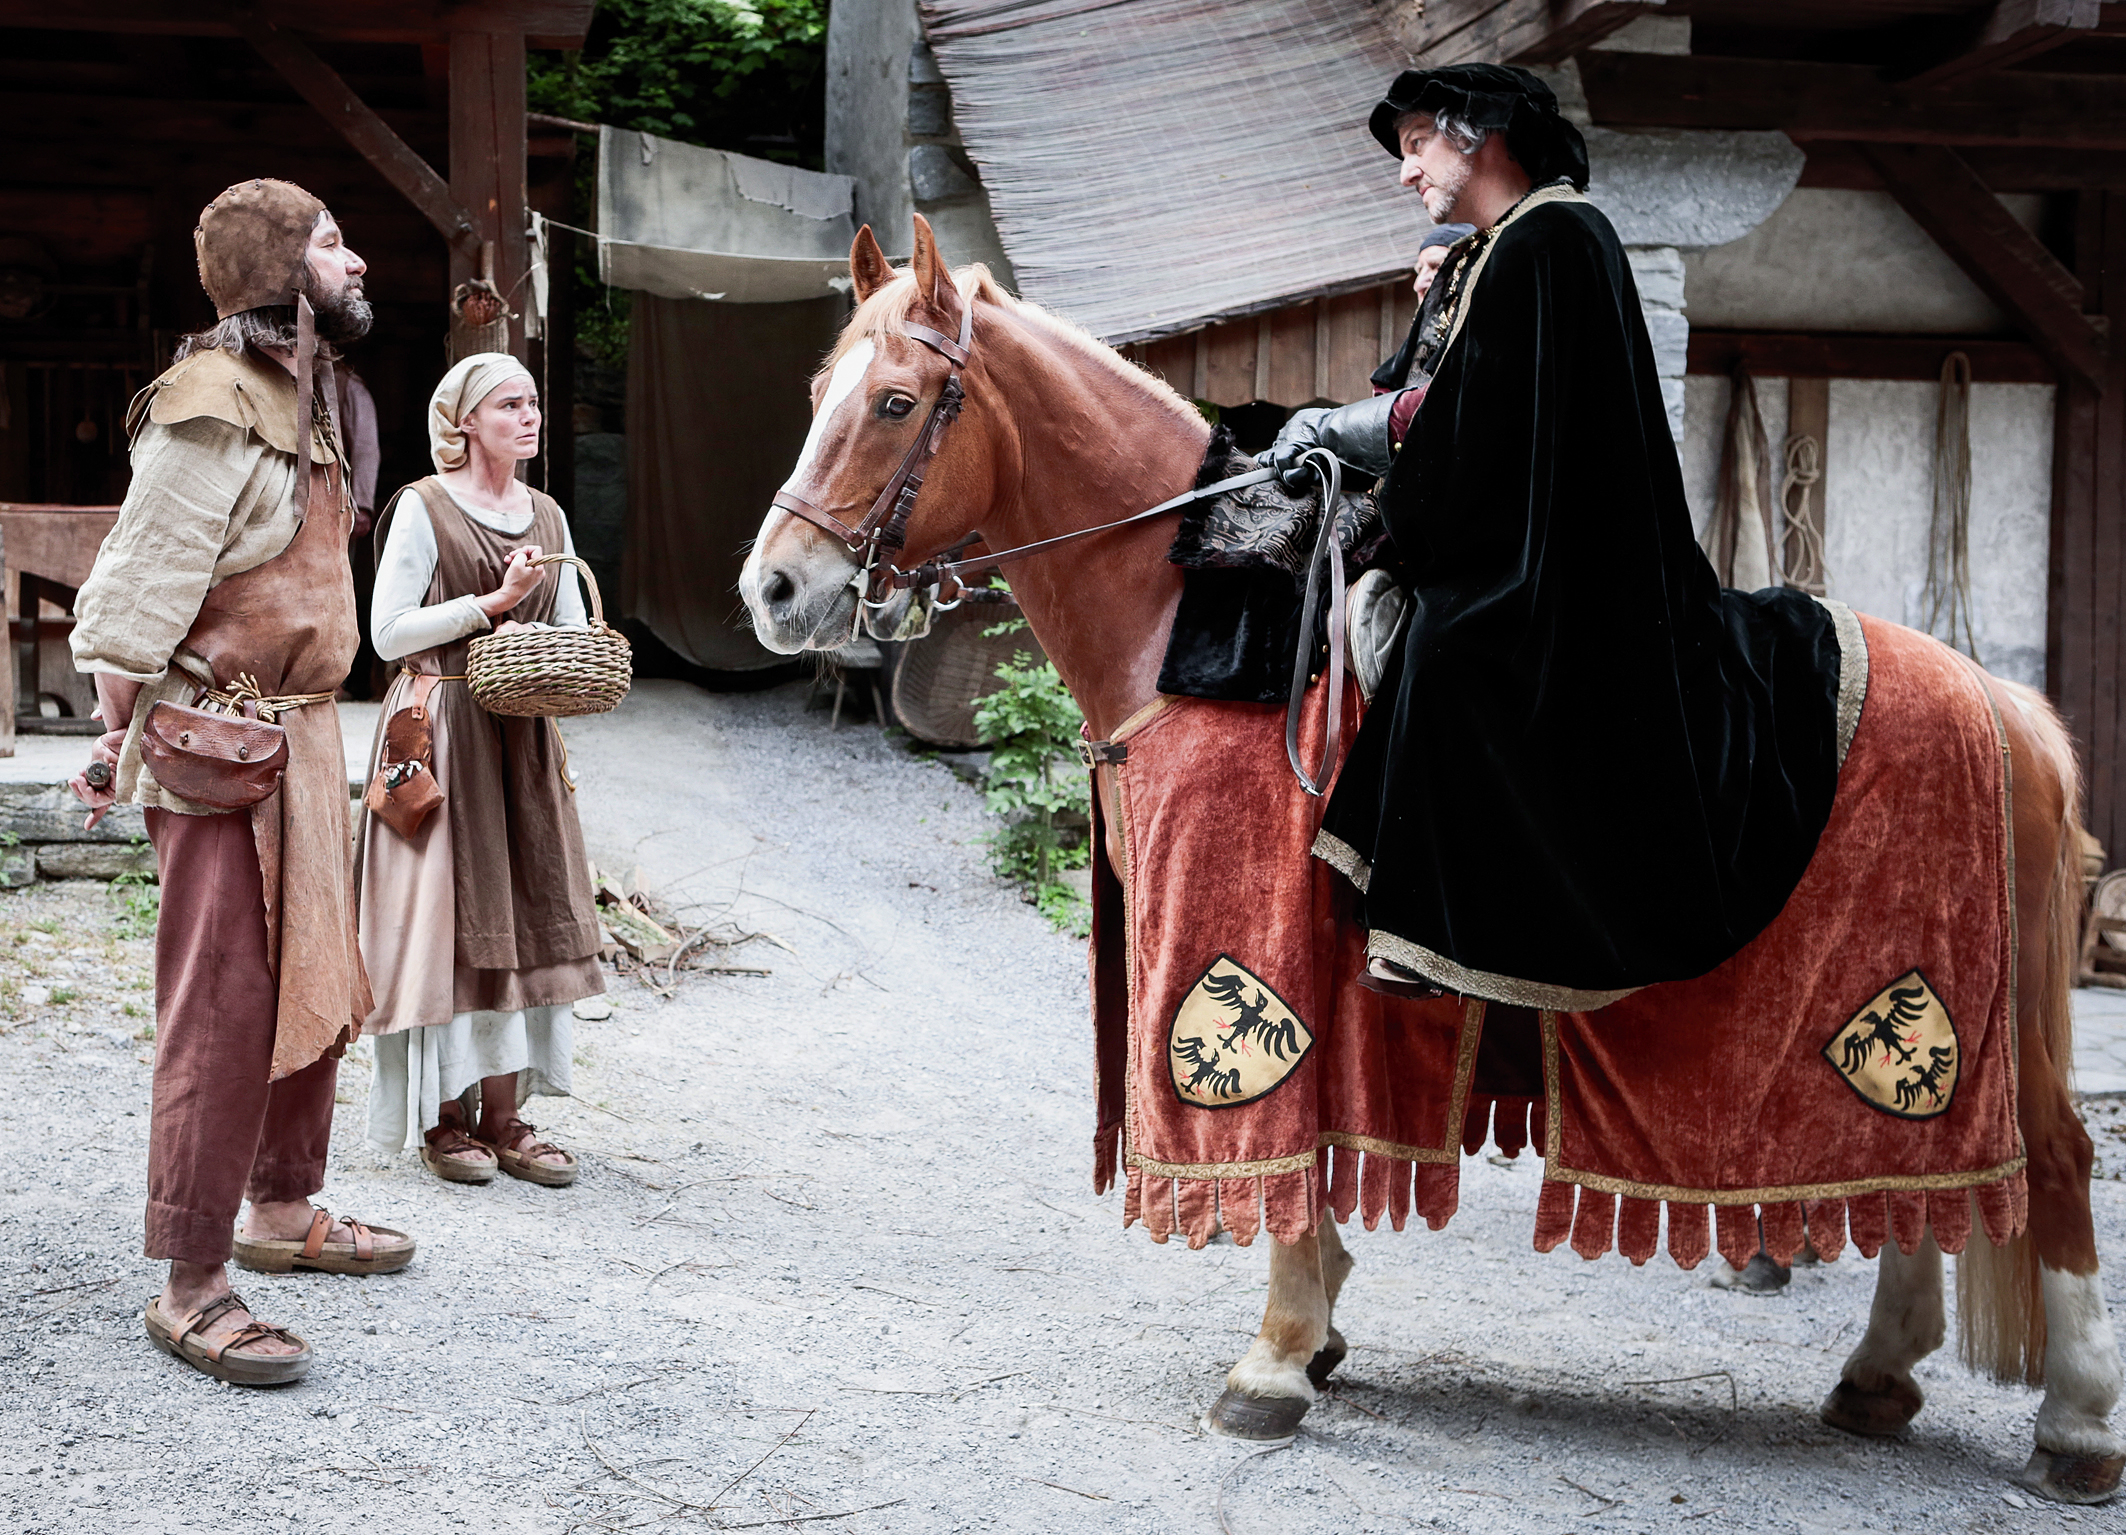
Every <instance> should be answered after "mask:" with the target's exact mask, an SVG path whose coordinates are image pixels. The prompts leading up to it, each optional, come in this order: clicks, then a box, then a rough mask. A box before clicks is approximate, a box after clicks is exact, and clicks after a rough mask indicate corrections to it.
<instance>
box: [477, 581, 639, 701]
mask: <svg viewBox="0 0 2126 1535" xmlns="http://www.w3.org/2000/svg"><path fill="white" fill-rule="evenodd" d="M532 563H533V564H534V565H553V564H557V563H562V564H569V565H573V566H575V567H576V568H577V569H578V570H580V571H582V572H583V584H584V585H585V586H587V587H589V588H590V593H591V622H590V627H589V628H587V629H513V630H511V631H510V632H509V633H507V634H483V635H481V636H480V637H479V638H478V639H476V640H474V641H473V642H472V643H471V644H470V645H468V646H467V647H466V648H465V686H466V687H467V688H468V689H470V690H471V692H472V698H473V702H474V703H476V704H478V705H479V706H480V707H481V708H483V709H485V710H486V711H487V712H488V713H489V714H514V715H528V716H546V717H555V716H566V715H572V714H603V713H605V712H606V711H607V710H608V709H611V708H612V707H613V706H614V705H616V704H618V703H619V702H620V700H621V699H623V698H625V697H627V690H628V685H629V684H630V683H631V682H632V681H633V680H634V675H635V666H634V657H633V653H632V652H631V650H630V649H629V647H628V642H627V636H626V635H624V634H622V633H620V632H619V631H618V630H616V629H609V628H607V627H606V623H605V602H604V599H603V598H601V597H600V596H599V595H598V578H597V577H596V576H594V575H592V574H591V568H590V566H588V565H586V564H584V563H583V561H581V560H579V559H577V558H576V557H575V556H574V555H570V554H549V555H546V556H545V557H544V558H542V559H537V560H534V561H532Z"/></svg>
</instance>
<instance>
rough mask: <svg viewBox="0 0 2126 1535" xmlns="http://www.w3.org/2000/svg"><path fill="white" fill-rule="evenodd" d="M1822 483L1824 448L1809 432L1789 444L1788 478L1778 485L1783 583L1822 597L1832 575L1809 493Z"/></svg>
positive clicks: (1787, 455)
mask: <svg viewBox="0 0 2126 1535" xmlns="http://www.w3.org/2000/svg"><path fill="white" fill-rule="evenodd" d="M1822 479H1823V444H1822V443H1821V442H1820V441H1818V440H1817V439H1816V438H1815V437H1813V436H1811V435H1810V434H1809V433H1807V432H1797V433H1796V434H1795V435H1793V436H1791V437H1789V438H1787V440H1786V478H1785V479H1783V480H1781V481H1780V482H1779V520H1780V524H1781V531H1782V534H1783V536H1782V537H1781V538H1780V540H1779V552H1780V554H1781V555H1782V556H1783V560H1782V564H1783V569H1782V570H1781V571H1780V580H1781V581H1782V582H1783V583H1784V584H1786V585H1788V586H1796V587H1799V588H1800V589H1801V590H1803V591H1805V592H1813V593H1815V594H1816V595H1817V596H1818V597H1821V596H1822V595H1823V594H1824V592H1825V590H1826V589H1827V588H1828V585H1829V582H1830V578H1831V572H1830V566H1829V563H1828V562H1827V560H1826V559H1825V557H1824V552H1823V529H1821V528H1819V527H1818V526H1817V525H1816V520H1815V519H1814V518H1813V517H1811V516H1810V515H1809V492H1810V491H1811V490H1813V489H1814V488H1815V487H1816V486H1817V485H1818V484H1819V483H1820V482H1821V481H1822Z"/></svg>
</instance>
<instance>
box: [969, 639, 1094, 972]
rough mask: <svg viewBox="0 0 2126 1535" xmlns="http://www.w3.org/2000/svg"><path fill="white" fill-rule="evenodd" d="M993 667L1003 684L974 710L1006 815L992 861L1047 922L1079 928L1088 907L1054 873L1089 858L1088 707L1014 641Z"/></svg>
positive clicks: (992, 797)
mask: <svg viewBox="0 0 2126 1535" xmlns="http://www.w3.org/2000/svg"><path fill="white" fill-rule="evenodd" d="M1025 627H1026V620H1025V619H1023V618H1013V619H1008V620H1006V621H1005V622H1004V623H1001V624H998V625H997V626H996V627H994V628H992V629H989V630H987V631H985V632H986V633H988V634H990V635H1001V634H1012V633H1016V632H1017V631H1019V630H1022V629H1024V628H1025ZM996 675H997V681H998V682H999V683H1001V684H1002V686H1000V687H999V688H998V689H997V690H996V691H995V692H994V693H991V694H989V695H988V696H986V697H985V698H983V699H982V700H981V701H980V702H979V703H977V704H976V706H975V711H974V726H975V731H976V733H977V734H978V735H979V736H980V737H981V740H982V744H983V745H984V746H987V747H988V748H989V751H990V758H989V775H988V778H987V779H986V781H985V784H984V797H985V799H986V801H987V803H988V806H989V808H990V810H991V811H993V812H995V813H996V814H997V815H999V816H1001V817H1003V819H1004V824H1003V826H1002V828H1001V829H999V830H998V831H997V832H996V833H995V834H994V835H992V836H991V837H990V838H989V846H990V866H991V867H992V868H994V869H995V870H996V872H997V873H998V874H1000V875H1002V876H1003V877H1004V878H1006V879H1009V880H1013V881H1016V882H1018V883H1019V884H1022V885H1025V886H1026V887H1028V888H1029V889H1030V890H1031V891H1032V892H1033V897H1034V904H1035V905H1036V906H1037V907H1039V909H1040V912H1041V914H1042V915H1043V916H1044V917H1047V918H1048V920H1049V921H1050V922H1052V923H1054V924H1055V925H1056V926H1057V927H1058V928H1060V929H1062V930H1064V931H1066V932H1072V933H1075V934H1077V935H1078V936H1079V937H1081V938H1082V937H1083V936H1084V935H1085V934H1086V933H1087V932H1090V931H1091V913H1090V911H1088V910H1087V908H1086V905H1085V902H1084V901H1082V900H1080V899H1079V897H1078V894H1077V892H1076V891H1074V890H1072V889H1071V888H1070V886H1068V885H1066V884H1064V883H1063V882H1062V881H1061V880H1060V879H1058V878H1057V877H1056V876H1057V875H1059V874H1061V873H1062V872H1063V871H1064V870H1066V869H1082V868H1084V867H1085V866H1086V863H1087V862H1088V860H1089V859H1090V857H1091V852H1092V850H1091V847H1090V845H1089V844H1088V842H1087V837H1086V831H1085V828H1086V826H1087V825H1088V823H1089V820H1090V817H1091V815H1092V780H1091V778H1090V776H1089V775H1088V774H1087V773H1086V771H1085V769H1084V768H1083V767H1082V766H1080V765H1079V761H1078V750H1077V743H1078V727H1079V726H1080V724H1082V723H1083V720H1084V716H1083V715H1081V714H1079V712H1078V705H1077V703H1076V701H1075V700H1073V699H1072V698H1071V696H1070V691H1069V690H1068V689H1067V688H1065V687H1064V686H1063V679H1062V678H1061V677H1059V676H1057V675H1056V669H1055V666H1054V665H1053V664H1052V663H1050V662H1047V661H1042V662H1040V663H1039V664H1038V665H1037V664H1035V662H1034V658H1033V656H1032V654H1031V653H1030V652H1028V651H1024V650H1020V651H1015V652H1014V653H1013V655H1012V658H1011V660H1010V661H1009V662H1007V663H1005V664H1004V665H1002V666H999V667H998V668H997V672H996Z"/></svg>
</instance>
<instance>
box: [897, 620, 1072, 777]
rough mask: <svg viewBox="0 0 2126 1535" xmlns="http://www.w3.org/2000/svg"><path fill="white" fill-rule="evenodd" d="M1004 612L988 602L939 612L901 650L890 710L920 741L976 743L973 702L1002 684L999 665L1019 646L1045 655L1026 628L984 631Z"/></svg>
mask: <svg viewBox="0 0 2126 1535" xmlns="http://www.w3.org/2000/svg"><path fill="white" fill-rule="evenodd" d="M1007 611H1008V610H1007ZM1003 616H1004V615H1003V614H1000V613H999V612H998V611H997V609H996V607H995V606H993V605H991V604H982V605H980V606H977V605H975V604H973V603H969V604H968V605H967V606H966V607H964V608H955V609H952V610H950V611H948V612H945V613H940V614H939V615H938V617H937V621H936V623H935V624H934V625H933V626H932V628H931V630H930V632H929V633H928V634H926V635H924V636H923V638H921V639H919V640H911V641H909V642H908V644H907V646H906V647H905V648H903V650H902V651H901V657H900V664H899V665H898V666H896V667H895V669H894V673H893V712H894V715H895V717H897V718H898V719H899V720H900V722H901V724H902V726H903V727H905V728H906V730H907V731H908V733H909V734H910V735H912V736H914V737H915V738H916V739H917V740H918V741H927V742H929V743H930V744H931V745H933V746H945V747H954V748H957V749H959V750H962V751H966V750H971V749H972V748H974V747H977V746H980V745H981V744H982V739H981V736H980V735H979V734H978V733H977V732H976V730H975V728H974V706H975V701H976V700H977V699H980V698H982V697H985V696H986V695H988V694H990V693H994V692H995V691H996V690H997V689H998V688H1000V687H1002V686H1003V684H1002V683H1001V682H999V681H998V680H997V667H998V666H1000V665H1002V664H1003V663H1005V662H1007V661H1009V660H1010V659H1011V658H1012V654H1013V653H1014V652H1015V651H1021V650H1023V651H1027V652H1029V653H1030V654H1031V655H1032V656H1033V658H1034V659H1035V660H1036V661H1041V660H1045V659H1046V657H1045V656H1044V655H1043V654H1042V652H1041V646H1040V642H1039V641H1037V640H1036V639H1035V638H1034V637H1033V635H1032V634H1031V633H1029V632H1027V631H1026V630H1024V629H1021V630H1019V631H1018V632H1017V633H1015V634H1001V635H986V634H984V633H983V632H982V631H983V630H984V629H993V628H995V627H996V626H997V623H998V621H999V620H1000V619H1001V618H1002V617H1003Z"/></svg>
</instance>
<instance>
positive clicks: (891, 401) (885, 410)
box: [878, 394, 915, 421]
mask: <svg viewBox="0 0 2126 1535" xmlns="http://www.w3.org/2000/svg"><path fill="white" fill-rule="evenodd" d="M914 409H915V401H913V400H911V399H909V398H908V396H906V395H904V394H889V395H887V396H886V398H885V399H883V400H881V401H879V404H878V413H879V414H880V415H882V416H888V417H891V418H892V419H893V420H895V421H899V420H902V419H903V418H905V417H906V416H907V414H908V412H910V411H911V410H914Z"/></svg>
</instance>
